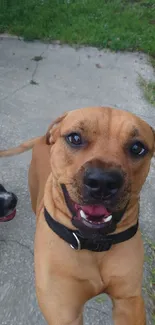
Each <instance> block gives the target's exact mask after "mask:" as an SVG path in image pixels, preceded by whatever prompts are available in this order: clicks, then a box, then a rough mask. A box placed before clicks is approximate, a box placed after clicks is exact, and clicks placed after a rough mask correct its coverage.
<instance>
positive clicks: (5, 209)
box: [0, 184, 17, 222]
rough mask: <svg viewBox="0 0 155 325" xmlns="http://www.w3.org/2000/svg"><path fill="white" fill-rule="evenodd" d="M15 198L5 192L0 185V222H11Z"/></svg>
mask: <svg viewBox="0 0 155 325" xmlns="http://www.w3.org/2000/svg"><path fill="white" fill-rule="evenodd" d="M16 205H17V197H16V195H15V194H14V193H11V192H7V191H6V189H5V188H4V186H3V185H1V184H0V222H6V221H10V220H12V219H13V218H14V217H15V215H16Z"/></svg>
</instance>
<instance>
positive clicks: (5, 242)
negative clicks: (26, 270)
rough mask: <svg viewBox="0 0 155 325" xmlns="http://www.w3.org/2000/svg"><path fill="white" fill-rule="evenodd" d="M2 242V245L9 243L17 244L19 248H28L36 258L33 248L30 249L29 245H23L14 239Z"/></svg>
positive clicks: (1, 240) (0, 240) (2, 240)
mask: <svg viewBox="0 0 155 325" xmlns="http://www.w3.org/2000/svg"><path fill="white" fill-rule="evenodd" d="M0 242H1V243H4V244H6V245H7V243H9V242H11V243H15V244H18V245H19V246H21V247H24V248H26V249H27V250H28V251H29V252H30V253H31V255H32V256H34V253H33V251H32V250H31V248H30V247H29V246H28V245H26V244H22V243H21V242H20V241H18V240H14V239H8V240H5V239H0Z"/></svg>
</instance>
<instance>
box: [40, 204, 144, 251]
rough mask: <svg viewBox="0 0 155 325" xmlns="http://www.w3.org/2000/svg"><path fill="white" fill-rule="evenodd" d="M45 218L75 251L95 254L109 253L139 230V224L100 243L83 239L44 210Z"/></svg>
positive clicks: (105, 238)
mask: <svg viewBox="0 0 155 325" xmlns="http://www.w3.org/2000/svg"><path fill="white" fill-rule="evenodd" d="M44 216H45V220H46V222H47V224H48V226H49V227H50V228H51V229H52V230H53V231H54V232H55V233H56V234H57V235H58V236H59V237H60V238H62V239H63V240H65V241H66V242H67V243H68V244H69V245H70V246H71V247H72V248H73V249H76V250H81V249H87V250H90V251H93V252H103V251H108V250H109V249H110V248H111V246H112V245H115V244H119V243H122V242H124V241H126V240H128V239H130V238H132V237H133V236H134V235H135V234H136V232H137V230H138V221H137V223H136V224H135V225H134V226H132V227H130V228H128V229H127V230H125V231H122V232H120V233H118V234H114V235H107V236H103V237H102V238H100V240H99V241H97V240H96V239H95V240H93V239H91V238H84V237H82V235H81V233H80V232H79V231H78V230H75V231H74V230H71V229H69V228H67V227H66V226H64V225H62V224H61V223H59V222H57V221H55V220H54V219H53V218H52V217H51V215H50V214H49V213H48V211H47V210H46V209H44Z"/></svg>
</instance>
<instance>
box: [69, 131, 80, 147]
mask: <svg viewBox="0 0 155 325" xmlns="http://www.w3.org/2000/svg"><path fill="white" fill-rule="evenodd" d="M66 141H67V142H68V143H69V144H71V145H72V146H81V145H83V144H84V143H83V140H82V137H81V135H80V134H78V133H70V134H68V135H67V136H66Z"/></svg>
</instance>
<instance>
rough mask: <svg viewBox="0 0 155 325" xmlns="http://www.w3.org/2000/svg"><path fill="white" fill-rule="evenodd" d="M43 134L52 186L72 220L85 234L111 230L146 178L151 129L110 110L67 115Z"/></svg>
mask: <svg viewBox="0 0 155 325" xmlns="http://www.w3.org/2000/svg"><path fill="white" fill-rule="evenodd" d="M56 122H58V123H57V125H56V126H55V128H51V129H50V131H49V132H48V134H47V142H48V143H49V144H52V146H51V168H52V174H53V177H54V182H55V186H56V187H57V186H58V188H59V191H60V187H61V193H63V195H64V198H65V203H66V204H67V206H68V209H69V211H70V213H69V212H68V213H69V217H72V223H73V224H74V226H76V227H77V228H79V229H82V230H83V231H89V232H103V233H107V232H112V231H114V230H115V229H116V224H117V223H118V222H119V221H120V220H121V218H122V216H123V214H124V211H125V209H126V208H127V206H128V204H129V203H130V204H132V203H133V204H135V202H137V201H138V199H139V192H140V190H141V188H142V185H143V184H144V182H145V179H146V177H147V174H148V171H149V167H150V161H151V158H152V156H153V152H154V146H155V136H154V131H153V130H152V129H151V127H150V126H149V125H148V124H147V123H146V122H144V121H142V120H141V119H139V118H138V117H136V116H135V115H132V114H131V113H128V112H125V111H120V110H116V109H112V108H85V109H81V110H75V111H71V112H69V113H67V114H66V115H64V116H63V117H62V118H60V119H59V120H58V121H56Z"/></svg>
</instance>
